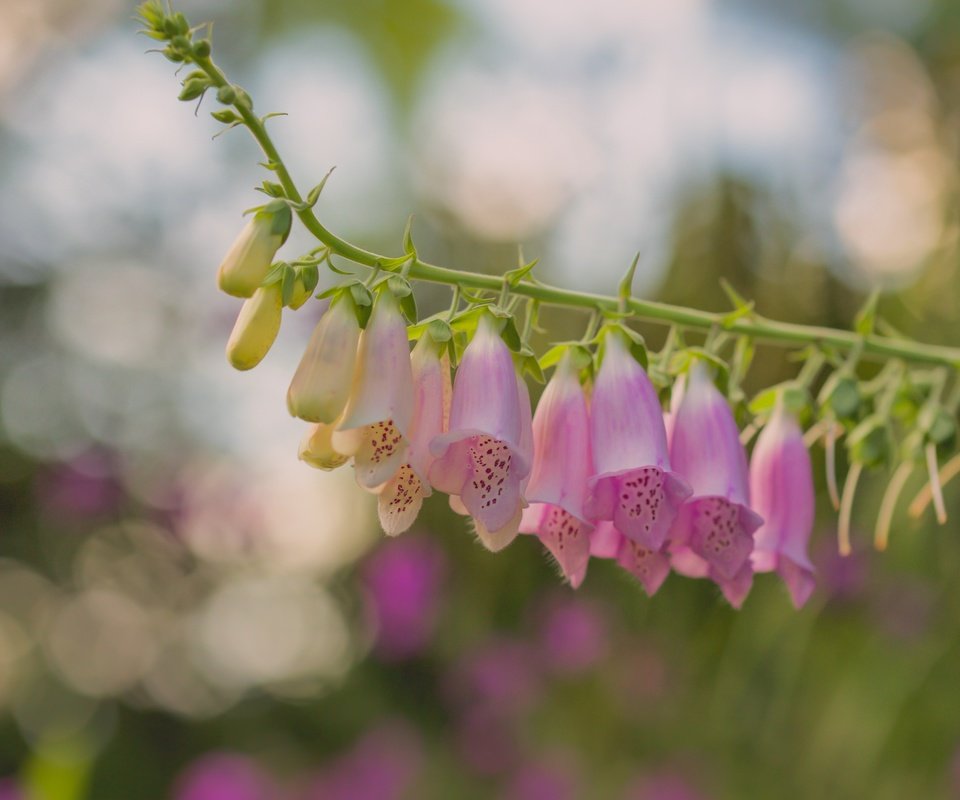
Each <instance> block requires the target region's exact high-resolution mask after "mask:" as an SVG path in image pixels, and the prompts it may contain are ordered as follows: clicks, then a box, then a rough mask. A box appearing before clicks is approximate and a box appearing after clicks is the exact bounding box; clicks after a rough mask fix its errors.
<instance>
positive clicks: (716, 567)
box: [670, 362, 763, 608]
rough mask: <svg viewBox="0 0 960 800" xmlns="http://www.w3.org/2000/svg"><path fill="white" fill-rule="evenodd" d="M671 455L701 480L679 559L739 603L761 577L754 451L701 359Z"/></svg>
mask: <svg viewBox="0 0 960 800" xmlns="http://www.w3.org/2000/svg"><path fill="white" fill-rule="evenodd" d="M670 455H671V458H672V461H673V465H674V468H675V469H676V470H677V471H678V472H679V473H680V474H681V475H683V476H684V478H686V479H687V481H688V482H689V484H690V486H691V487H692V488H693V496H692V497H691V498H689V499H688V500H687V501H686V502H685V503H684V504H683V506H682V507H681V509H680V512H679V513H678V514H677V518H676V520H675V521H674V525H673V528H672V529H671V531H670V540H671V542H670V552H671V553H672V558H671V563H672V566H673V568H674V569H675V570H676V571H677V572H679V573H681V574H683V575H688V576H690V577H710V578H711V579H712V580H714V581H715V582H716V583H717V584H719V586H720V588H721V589H722V590H723V593H724V596H725V597H726V598H727V600H728V601H729V602H730V603H731V605H733V606H735V607H737V608H739V606H740V605H741V604H742V603H743V600H744V599H745V598H746V596H747V594H748V593H749V591H750V587H751V585H752V583H753V570H752V568H751V565H750V553H751V552H752V551H753V533H754V531H755V530H756V529H757V528H758V527H760V525H761V523H762V522H763V519H762V517H760V516H759V515H758V514H757V513H756V512H754V511H753V510H751V509H750V507H749V502H750V487H749V477H748V472H747V455H746V451H745V450H744V448H743V445H742V444H741V443H740V432H739V430H738V429H737V424H736V421H735V420H734V418H733V412H732V411H731V409H730V406H729V405H728V403H727V401H726V399H725V398H724V397H723V395H721V394H720V392H719V391H718V390H717V388H716V387H715V386H714V385H713V381H712V380H711V378H710V375H709V373H708V371H707V368H706V366H704V365H703V364H702V363H700V362H694V364H693V366H692V367H691V368H690V372H689V375H688V378H687V382H686V385H685V388H684V393H683V399H682V401H681V402H680V404H679V408H678V409H677V411H676V415H675V417H674V424H673V436H672V440H671V447H670Z"/></svg>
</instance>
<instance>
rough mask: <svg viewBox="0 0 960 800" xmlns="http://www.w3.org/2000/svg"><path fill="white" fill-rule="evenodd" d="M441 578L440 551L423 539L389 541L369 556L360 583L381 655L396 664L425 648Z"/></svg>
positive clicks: (433, 624)
mask: <svg viewBox="0 0 960 800" xmlns="http://www.w3.org/2000/svg"><path fill="white" fill-rule="evenodd" d="M445 573H446V561H445V559H444V555H443V551H442V550H441V549H440V548H439V547H438V546H437V545H436V544H435V543H433V542H432V541H430V540H429V539H426V538H423V537H416V536H414V537H409V538H404V539H397V540H393V541H387V542H385V543H384V544H382V545H381V546H380V547H378V548H377V549H376V550H375V551H374V552H373V554H372V555H371V557H370V558H369V560H368V561H367V563H366V565H365V566H364V569H363V583H364V586H365V587H366V589H367V597H368V612H369V614H370V616H371V618H372V619H371V621H372V623H373V625H374V627H375V631H376V650H377V652H378V653H379V655H381V656H382V657H383V658H385V659H387V660H390V661H399V660H403V659H407V658H411V657H413V656H416V655H417V654H418V653H420V652H421V651H422V650H423V649H424V647H426V645H427V644H428V643H429V641H430V638H431V637H432V636H433V632H434V630H435V628H436V624H437V615H438V609H439V608H441V606H442V599H441V593H442V590H443V582H444V576H445Z"/></svg>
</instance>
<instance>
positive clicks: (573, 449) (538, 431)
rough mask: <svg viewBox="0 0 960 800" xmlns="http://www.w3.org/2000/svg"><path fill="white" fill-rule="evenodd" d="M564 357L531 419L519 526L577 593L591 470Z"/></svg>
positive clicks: (571, 367) (583, 412)
mask: <svg viewBox="0 0 960 800" xmlns="http://www.w3.org/2000/svg"><path fill="white" fill-rule="evenodd" d="M578 372H579V370H578V369H577V366H576V363H575V361H574V359H573V357H572V355H571V354H570V353H569V352H568V353H567V354H566V355H565V356H564V357H563V360H562V361H561V362H560V364H559V365H558V366H557V370H556V372H555V373H554V375H553V378H552V380H551V381H550V383H549V384H547V388H546V389H545V390H544V392H543V396H542V397H541V398H540V403H539V405H538V406H537V412H536V414H535V415H534V416H533V425H532V430H533V452H534V456H533V467H532V470H531V474H530V482H529V484H528V486H527V488H526V490H525V491H524V496H525V498H526V500H527V502H529V503H530V505H529V506H528V507H527V508H526V509H525V510H524V512H523V517H522V519H521V522H520V530H521V532H523V533H534V534H536V535H537V536H538V537H539V538H540V541H541V542H542V543H543V545H544V547H546V548H547V550H549V551H550V553H551V554H552V555H553V557H554V558H555V559H556V560H557V563H558V564H559V565H560V569H561V570H562V571H563V575H564V577H566V578H567V580H568V581H570V585H571V586H573V588H575V589H576V588H577V587H578V586H579V585H580V583H581V582H582V581H583V578H584V576H585V575H586V572H587V562H588V560H589V558H590V535H589V533H590V529H591V528H592V527H593V526H592V525H591V524H590V523H589V522H588V521H587V517H586V513H585V511H584V503H585V502H586V493H587V480H588V478H589V477H590V474H591V472H592V471H593V470H592V466H591V461H592V459H591V455H590V420H589V416H588V412H587V398H586V396H585V395H584V391H583V387H582V386H581V385H580V377H579V374H578Z"/></svg>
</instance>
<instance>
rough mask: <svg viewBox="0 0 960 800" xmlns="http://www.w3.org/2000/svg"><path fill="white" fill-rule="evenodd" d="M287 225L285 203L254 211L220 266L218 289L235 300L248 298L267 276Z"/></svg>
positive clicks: (282, 241) (284, 238) (288, 230)
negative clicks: (235, 298)
mask: <svg viewBox="0 0 960 800" xmlns="http://www.w3.org/2000/svg"><path fill="white" fill-rule="evenodd" d="M291 222H292V216H291V213H290V207H289V206H288V205H287V204H286V203H283V202H276V203H270V204H269V205H268V206H265V207H264V208H263V209H261V210H260V211H258V212H257V213H256V214H255V215H254V217H253V219H251V220H250V221H249V222H248V223H247V224H246V226H245V227H244V228H243V230H242V231H241V232H240V235H239V236H238V237H237V238H236V240H235V241H234V243H233V245H232V246H231V247H230V250H229V251H228V252H227V255H226V256H225V257H224V259H223V262H222V263H221V264H220V270H219V271H218V272H217V285H218V286H219V287H220V289H221V290H222V291H224V292H226V293H227V294H232V295H234V296H235V297H250V296H251V295H252V294H253V293H254V292H255V291H256V290H257V287H259V286H260V284H261V283H263V280H264V278H266V277H267V273H268V272H269V271H270V263H271V262H272V261H273V257H274V255H276V253H277V250H278V249H279V248H280V245H282V244H283V243H284V242H285V241H286V239H287V235H288V234H289V233H290V224H291Z"/></svg>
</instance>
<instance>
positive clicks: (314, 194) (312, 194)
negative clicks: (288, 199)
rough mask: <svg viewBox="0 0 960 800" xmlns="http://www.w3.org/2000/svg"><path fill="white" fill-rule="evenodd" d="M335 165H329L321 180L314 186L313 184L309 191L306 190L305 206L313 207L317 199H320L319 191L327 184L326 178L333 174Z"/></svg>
mask: <svg viewBox="0 0 960 800" xmlns="http://www.w3.org/2000/svg"><path fill="white" fill-rule="evenodd" d="M335 169H336V167H330V169H329V170H328V171H327V174H326V175H324V176H323V180H321V181H320V183H318V184H317V185H316V186H314V187H313V188H312V189H311V190H310V191H309V192H307V207H308V208H313V207H314V206H315V205H316V204H317V200H319V199H320V193H321V192H322V191H323V188H324V187H325V186H326V185H327V180H328V179H329V178H330V176H331V175H332V174H333V171H334V170H335Z"/></svg>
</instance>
